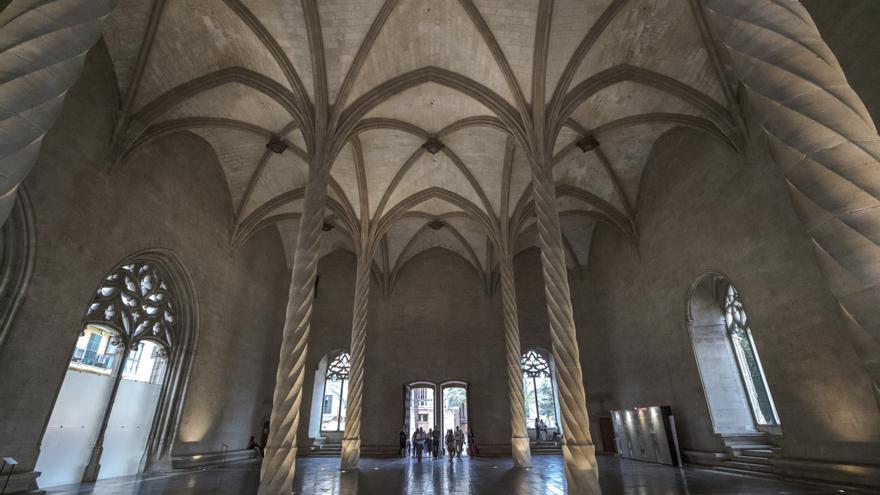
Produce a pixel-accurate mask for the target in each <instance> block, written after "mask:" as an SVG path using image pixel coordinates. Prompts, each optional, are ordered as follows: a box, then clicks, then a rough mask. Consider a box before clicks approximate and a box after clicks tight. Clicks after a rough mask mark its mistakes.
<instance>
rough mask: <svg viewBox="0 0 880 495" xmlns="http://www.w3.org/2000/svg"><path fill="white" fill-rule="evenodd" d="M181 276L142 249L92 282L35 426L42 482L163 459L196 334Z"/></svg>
mask: <svg viewBox="0 0 880 495" xmlns="http://www.w3.org/2000/svg"><path fill="white" fill-rule="evenodd" d="M190 280H191V279H190V278H189V277H188V276H186V273H185V271H183V270H182V266H181V265H180V264H179V262H178V261H177V259H176V258H175V257H174V255H173V253H170V252H164V251H163V252H158V251H150V252H142V253H139V254H137V255H134V256H132V257H131V258H129V259H128V260H126V261H124V262H123V263H121V264H119V265H118V266H117V267H116V268H114V269H113V270H112V271H111V272H110V273H109V274H107V275H106V276H105V277H104V278H103V280H102V281H101V282H100V283H99V285H98V288H97V290H96V291H95V294H94V295H93V297H92V301H91V303H90V304H89V306H88V308H87V310H86V312H85V316H84V317H83V322H82V324H81V327H80V328H81V331H80V336H79V338H78V339H77V342H76V344H75V346H74V349H73V352H72V353H71V359H70V362H69V363H68V369H67V372H66V374H65V378H64V382H63V383H62V386H61V389H60V391H59V394H58V396H57V397H56V401H55V406H54V408H53V411H52V415H51V417H50V419H49V424H48V425H47V428H46V430H45V433H44V435H43V439H42V442H41V449H40V457H39V459H38V460H37V466H36V470H37V471H41V472H42V473H43V474H42V476H41V477H40V479H39V482H40V485H41V486H43V487H46V486H55V485H60V484H66V483H77V482H80V481H93V480H95V479H103V478H109V477H115V476H125V475H130V474H136V473H138V472H140V471H142V470H144V469H146V468H149V467H151V466H161V467H167V466H170V450H171V445H172V443H173V441H174V434H175V432H176V430H177V423H178V421H179V415H180V409H181V405H182V401H183V396H184V394H185V390H186V382H187V381H188V377H189V372H190V369H191V366H192V356H193V351H194V345H195V338H196V335H195V329H196V325H195V324H196V319H195V311H194V310H193V305H192V302H193V301H194V291H193V290H192V285H191V283H190Z"/></svg>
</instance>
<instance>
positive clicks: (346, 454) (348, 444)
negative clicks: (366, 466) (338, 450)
mask: <svg viewBox="0 0 880 495" xmlns="http://www.w3.org/2000/svg"><path fill="white" fill-rule="evenodd" d="M360 460H361V439H360V438H343V439H342V454H341V462H340V464H339V468H340V469H357V467H358V464H359V463H360Z"/></svg>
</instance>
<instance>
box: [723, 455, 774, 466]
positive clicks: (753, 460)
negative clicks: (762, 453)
mask: <svg viewBox="0 0 880 495" xmlns="http://www.w3.org/2000/svg"><path fill="white" fill-rule="evenodd" d="M731 460H732V461H736V462H744V463H746V464H759V465H762V466H769V465H770V459H769V458H767V457H753V456H749V455H742V454H740V455H734V456H733V457H732V458H731Z"/></svg>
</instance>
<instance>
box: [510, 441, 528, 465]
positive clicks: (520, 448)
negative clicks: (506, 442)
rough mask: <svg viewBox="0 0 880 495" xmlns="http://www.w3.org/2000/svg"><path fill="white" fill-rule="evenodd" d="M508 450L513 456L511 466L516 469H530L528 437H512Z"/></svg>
mask: <svg viewBox="0 0 880 495" xmlns="http://www.w3.org/2000/svg"><path fill="white" fill-rule="evenodd" d="M510 450H511V455H512V456H513V466H514V467H518V468H527V467H532V450H531V448H530V447H529V437H513V438H511V439H510Z"/></svg>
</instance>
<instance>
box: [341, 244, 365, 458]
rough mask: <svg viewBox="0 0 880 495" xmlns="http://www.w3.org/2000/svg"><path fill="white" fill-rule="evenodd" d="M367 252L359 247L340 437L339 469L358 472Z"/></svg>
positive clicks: (362, 390)
mask: <svg viewBox="0 0 880 495" xmlns="http://www.w3.org/2000/svg"><path fill="white" fill-rule="evenodd" d="M370 259H371V257H370V254H369V248H367V247H363V246H362V247H361V248H360V252H359V253H358V259H357V273H356V274H355V286H354V312H353V315H352V320H351V351H350V362H349V363H350V364H349V372H348V403H347V405H346V410H345V411H346V412H345V432H344V434H343V437H342V461H341V467H342V469H353V468H357V466H358V462H359V461H360V459H361V411H362V409H363V407H362V404H363V398H364V352H365V348H366V339H367V304H368V302H369V299H370Z"/></svg>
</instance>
